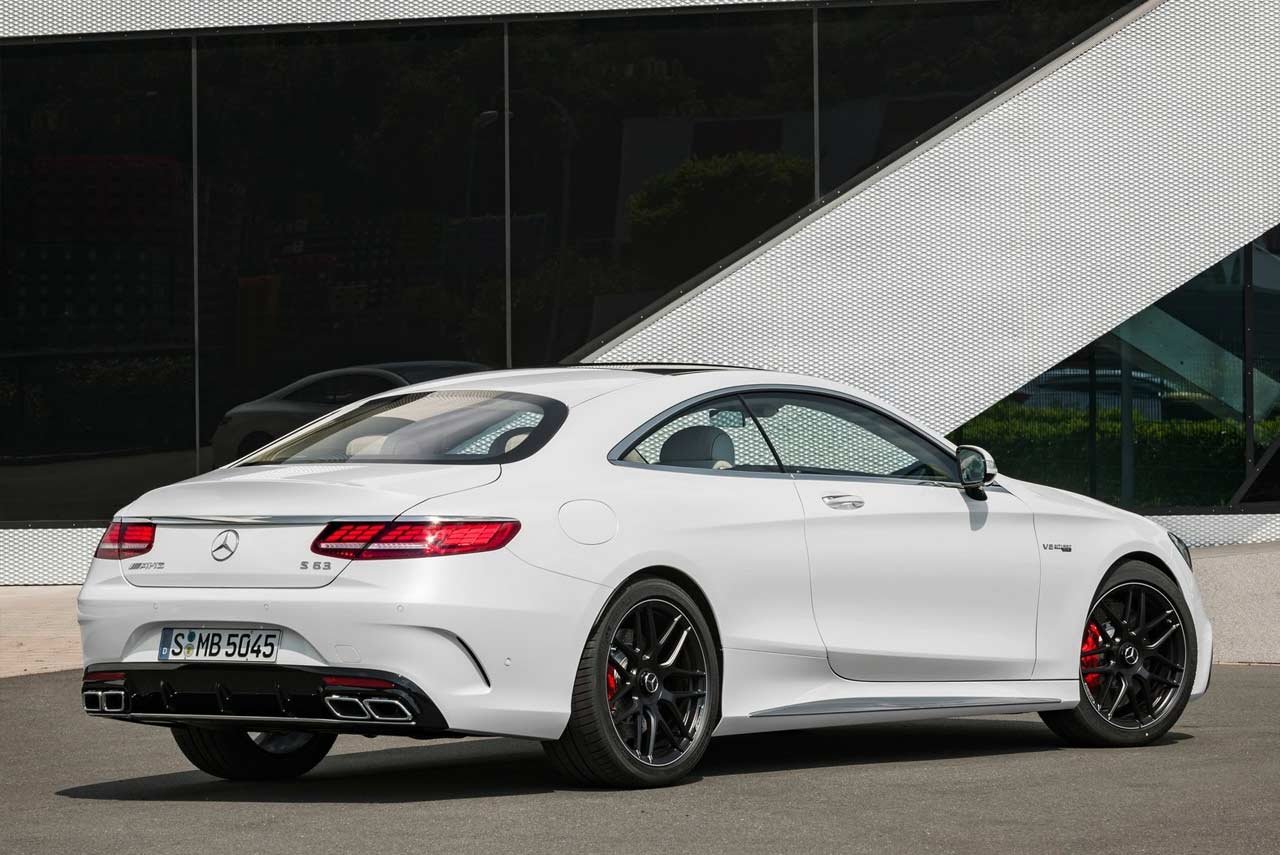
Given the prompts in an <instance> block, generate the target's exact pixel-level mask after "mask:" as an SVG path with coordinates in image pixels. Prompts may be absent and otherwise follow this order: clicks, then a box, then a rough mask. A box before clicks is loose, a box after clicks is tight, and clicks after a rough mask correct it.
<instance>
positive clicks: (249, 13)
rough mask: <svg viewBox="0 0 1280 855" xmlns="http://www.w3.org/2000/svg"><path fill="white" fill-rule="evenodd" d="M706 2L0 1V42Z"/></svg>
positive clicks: (708, 1)
mask: <svg viewBox="0 0 1280 855" xmlns="http://www.w3.org/2000/svg"><path fill="white" fill-rule="evenodd" d="M753 2H766V3H769V2H771V3H788V2H794V0H753ZM714 5H724V0H106V2H103V0H3V2H0V38H22V37H32V36H51V35H72V34H76V33H114V32H135V31H148V30H149V31H155V30H190V29H205V28H217V27H267V26H282V25H290V24H320V23H335V22H338V23H354V22H363V21H394V20H411V19H426V18H466V17H477V16H486V15H534V14H538V15H545V14H556V13H565V12H598V11H623V10H631V9H635V10H639V9H663V8H671V9H680V8H690V7H698V6H714Z"/></svg>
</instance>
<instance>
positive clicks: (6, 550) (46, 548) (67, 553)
mask: <svg viewBox="0 0 1280 855" xmlns="http://www.w3.org/2000/svg"><path fill="white" fill-rule="evenodd" d="M102 531H103V530H102V529H100V528H0V585H79V584H80V583H82V582H84V577H85V574H86V573H88V572H89V562H90V561H92V560H93V550H94V547H96V546H97V545H98V541H99V540H100V539H101V538H102Z"/></svg>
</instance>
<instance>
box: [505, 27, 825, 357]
mask: <svg viewBox="0 0 1280 855" xmlns="http://www.w3.org/2000/svg"><path fill="white" fill-rule="evenodd" d="M812 60H813V55H812V21H811V16H810V13H809V12H808V11H795V10H787V11H783V12H769V13H761V14H727V15H680V16H672V17H637V18H630V19H603V20H600V19H597V20H582V21H566V22H557V23H554V24H524V23H522V24H518V25H512V27H511V113H512V115H511V170H512V174H511V180H512V209H513V210H512V213H513V217H512V222H511V235H512V247H511V251H512V267H513V269H512V278H513V285H512V288H513V303H514V313H513V318H512V323H513V331H514V350H515V361H516V364H517V365H520V364H526V365H527V364H539V363H547V362H553V361H557V360H559V359H561V358H562V357H564V356H566V355H567V354H569V353H570V352H572V351H573V350H575V349H577V348H578V347H580V346H581V345H583V344H585V343H586V342H587V341H589V340H590V339H592V338H593V337H595V336H598V335H600V334H601V333H603V332H605V331H606V330H608V329H609V328H610V327H611V326H613V325H614V324H616V323H618V322H619V321H622V320H624V319H625V318H627V317H629V316H630V315H632V314H633V313H634V312H636V311H638V310H639V309H641V308H643V307H644V306H645V305H647V304H648V303H649V302H651V301H652V300H654V299H656V298H658V297H660V296H662V295H664V294H666V293H667V292H668V291H671V290H672V289H674V288H675V287H676V286H677V285H679V284H680V283H681V282H683V281H685V280H686V279H688V278H689V277H692V276H694V275H695V274H697V273H699V272H700V271H702V270H703V269H704V268H705V267H707V266H708V265H710V264H712V263H714V262H716V261H718V260H719V259H721V258H723V257H724V256H725V255H728V254H729V253H731V252H733V251H734V250H736V249H738V248H739V247H741V246H743V245H744V244H746V243H748V242H749V241H751V240H752V239H754V238H755V237H757V236H758V235H759V234H760V233H761V232H763V231H765V230H767V229H768V228H770V227H771V226H773V225H774V224H776V223H778V222H779V221H781V220H782V219H783V218H785V217H786V216H787V215H788V214H791V213H792V212H794V211H796V210H798V209H799V208H801V207H803V206H804V205H805V204H806V203H808V202H809V201H811V200H812V199H813V191H814V181H813V66H812Z"/></svg>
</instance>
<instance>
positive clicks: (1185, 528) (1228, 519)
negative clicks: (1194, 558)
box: [1152, 514, 1280, 547]
mask: <svg viewBox="0 0 1280 855" xmlns="http://www.w3.org/2000/svg"><path fill="white" fill-rule="evenodd" d="M1152 519H1153V520H1155V521H1156V522H1158V523H1159V524H1160V525H1162V526H1164V527H1165V528H1167V529H1169V531H1171V532H1173V533H1174V534H1176V535H1178V537H1180V538H1182V539H1183V540H1185V541H1186V542H1187V544H1188V545H1189V546H1196V547H1199V546H1225V545H1229V544H1237V543H1269V542H1271V541H1276V540H1280V514H1214V515H1212V516H1210V515H1208V514H1205V515H1200V516H1177V517H1152Z"/></svg>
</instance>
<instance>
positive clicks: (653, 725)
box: [543, 578, 720, 787]
mask: <svg viewBox="0 0 1280 855" xmlns="http://www.w3.org/2000/svg"><path fill="white" fill-rule="evenodd" d="M719 702H720V664H719V658H718V655H717V650H716V648H715V645H714V642H713V636H712V633H711V629H710V626H709V624H708V623H707V619H706V617H705V616H704V615H703V612H702V609H701V608H700V607H699V605H698V604H697V603H696V602H695V601H694V600H693V598H692V597H691V596H690V595H689V593H688V592H686V591H685V590H684V589H682V588H680V587H679V586H677V585H675V584H673V583H672V582H669V581H667V580H665V579H658V578H641V579H638V580H636V581H634V582H632V583H631V584H629V585H627V586H626V587H624V588H623V589H622V590H621V591H619V592H618V594H617V595H616V596H615V598H614V600H613V602H612V603H610V605H609V606H608V607H607V608H606V609H605V610H604V613H603V615H602V616H601V618H600V620H599V622H598V623H597V624H596V626H595V628H594V629H593V630H592V633H591V637H590V638H588V639H587V643H586V645H585V647H584V649H583V653H582V658H581V660H580V661H579V665H578V674H577V677H576V679H575V681H574V689H573V697H572V699H571V707H570V715H569V723H568V725H567V726H566V728H565V731H564V735H563V736H561V737H560V739H558V740H556V741H554V742H552V741H548V742H544V743H543V747H544V748H545V749H546V752H547V755H548V756H549V757H550V758H551V760H552V762H553V763H554V764H555V765H556V766H557V767H558V768H559V769H560V770H561V772H563V773H564V774H566V775H568V776H569V777H572V778H574V779H575V780H577V781H579V782H581V783H584V784H590V785H595V786H600V785H605V786H615V787H657V786H664V785H667V784H671V783H674V782H675V781H677V780H679V779H680V778H681V777H683V776H684V775H686V774H688V773H689V771H690V770H691V769H692V768H693V767H694V766H695V765H696V764H697V762H698V760H700V759H701V757H702V755H703V753H704V752H705V751H706V749H707V744H708V742H709V741H710V738H711V731H712V730H713V729H714V728H715V725H716V722H717V719H718V715H719V709H720V706H719Z"/></svg>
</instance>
